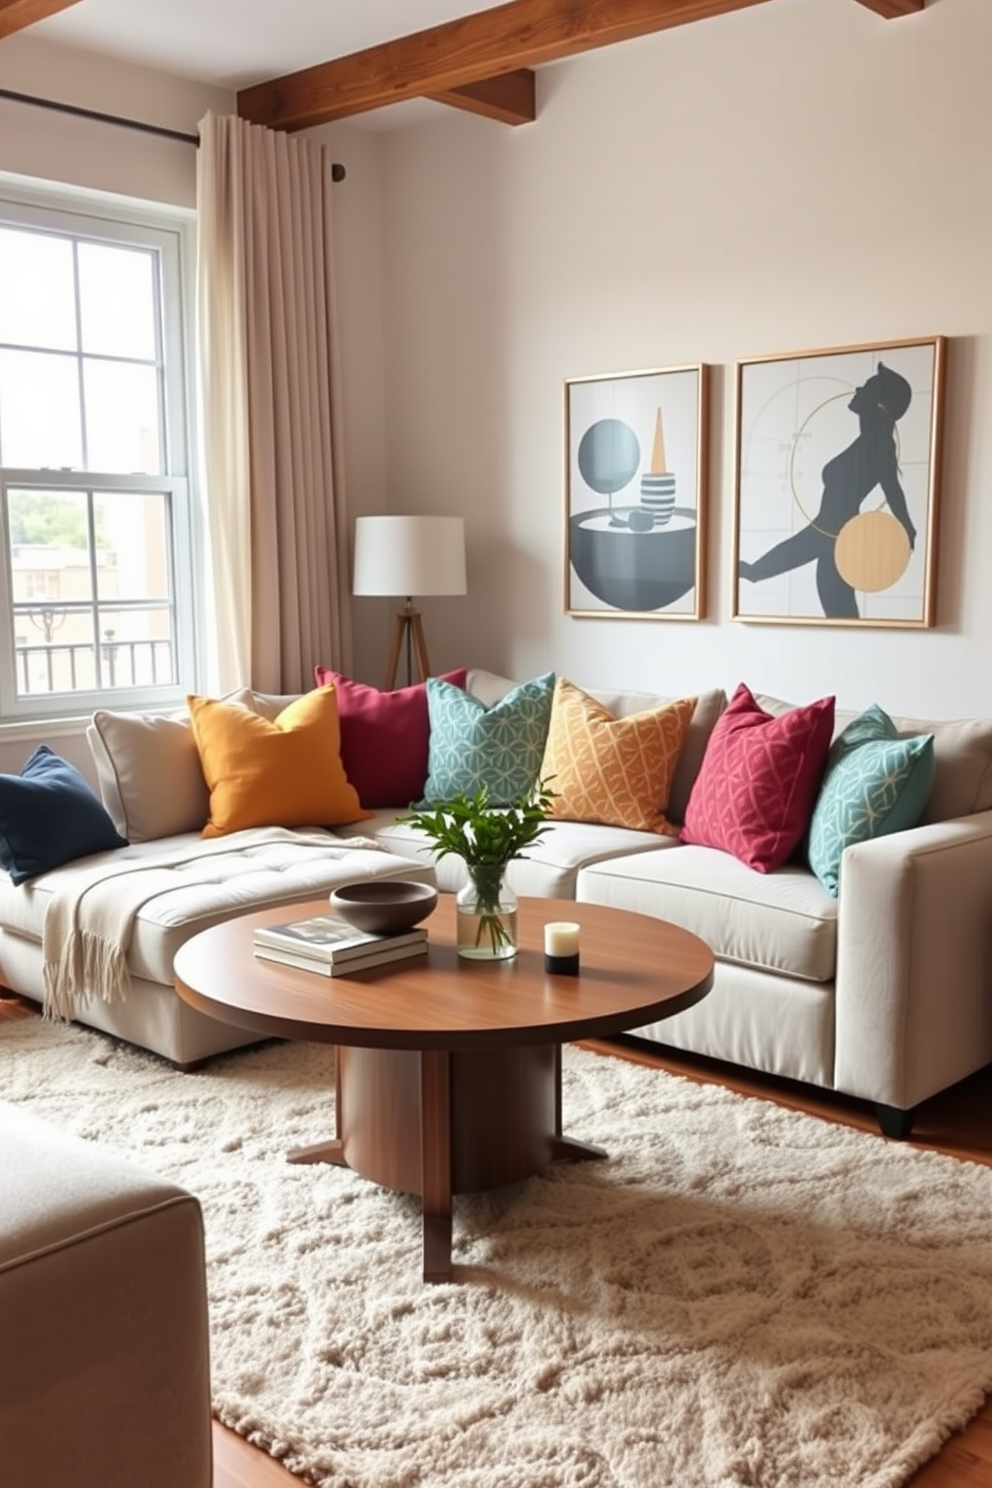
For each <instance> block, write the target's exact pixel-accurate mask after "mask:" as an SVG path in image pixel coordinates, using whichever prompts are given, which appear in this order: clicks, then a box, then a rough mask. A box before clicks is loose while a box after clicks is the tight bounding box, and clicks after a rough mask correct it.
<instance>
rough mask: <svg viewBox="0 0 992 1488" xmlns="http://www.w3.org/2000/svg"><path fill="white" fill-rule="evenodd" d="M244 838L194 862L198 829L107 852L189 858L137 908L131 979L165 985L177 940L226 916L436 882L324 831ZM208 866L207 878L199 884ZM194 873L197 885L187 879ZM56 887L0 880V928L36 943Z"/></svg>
mask: <svg viewBox="0 0 992 1488" xmlns="http://www.w3.org/2000/svg"><path fill="white" fill-rule="evenodd" d="M246 837H247V834H239V833H232V834H231V835H230V837H229V843H228V844H227V845H226V849H227V850H225V851H223V852H219V853H217V854H215V855H214V856H211V857H209V858H206V857H204V858H202V859H197V857H196V848H197V845H198V844H200V843H201V841H202V838H201V834H200V833H199V832H196V833H184V834H181V835H179V836H176V837H168V838H163V839H162V840H161V841H159V842H142V843H134V844H131V845H130V846H128V847H122V848H120V849H119V850H118V851H117V852H116V853H115V854H114V859H115V861H116V864H117V865H119V863H120V862H133V863H134V866H135V867H136V868H148V867H152V866H154V865H155V864H156V860H157V859H159V858H161V857H162V855H163V854H171V853H173V852H174V850H175V849H179V848H182V847H184V846H188V847H189V849H190V852H191V854H192V856H193V864H192V865H190V866H189V867H187V866H184V865H183V864H178V865H176V866H174V867H172V868H170V869H168V870H167V872H168V875H169V877H170V878H171V879H172V880H173V883H174V887H168V886H167V887H165V888H160V889H159V890H158V892H157V893H156V894H155V895H154V896H153V897H152V898H150V899H149V900H148V901H147V902H146V903H145V904H143V905H142V906H141V908H140V909H139V910H138V913H137V915H136V917H135V920H134V925H133V931H132V935H131V944H130V946H129V948H128V956H127V961H128V967H129V970H130V972H131V974H132V975H133V976H137V977H144V978H147V980H149V981H152V982H160V983H162V984H164V985H165V986H169V987H171V985H172V961H173V958H174V956H175V954H176V951H177V950H178V949H179V947H180V946H181V945H182V944H183V943H184V941H186V940H188V939H189V937H190V936H191V935H194V934H196V933H197V932H198V931H200V930H206V929H208V928H209V926H211V925H216V924H218V923H219V922H220V921H221V920H228V919H230V918H231V917H232V916H233V915H238V914H248V913H249V912H251V911H254V910H260V909H269V908H272V907H278V906H279V905H281V904H288V905H292V904H298V903H300V902H301V901H303V900H305V899H316V898H318V897H322V896H325V895H327V894H329V893H330V891H331V890H332V889H336V888H339V887H340V886H341V885H342V884H346V883H355V882H356V881H359V880H364V879H370V878H415V879H420V880H423V881H424V882H425V883H434V882H435V875H434V871H433V869H432V868H431V867H430V865H429V864H428V863H426V862H417V861H416V860H415V859H414V858H413V857H412V856H411V857H406V858H402V857H396V856H394V855H393V854H392V853H389V852H382V851H380V850H377V849H375V848H372V847H360V846H358V845H357V844H356V845H352V846H348V845H346V844H344V843H342V842H339V841H338V840H337V838H336V835H335V834H334V833H330V832H329V833H328V834H327V846H326V848H320V849H315V848H314V847H313V846H311V845H308V844H307V843H304V842H299V843H297V842H294V841H292V840H288V841H283V842H265V843H259V842H258V841H257V839H256V840H255V842H254V843H253V842H251V841H248V840H246ZM207 864H209V867H210V874H211V877H210V880H209V882H206V883H204V882H202V874H203V868H204V866H205V865H207ZM194 873H195V874H196V877H197V881H196V882H194V881H192V879H193V874H194ZM57 889H58V877H57V875H55V874H42V875H40V876H39V877H38V878H35V879H32V880H31V882H30V883H29V884H24V885H22V887H21V888H19V889H15V888H14V887H13V886H12V885H11V884H10V883H9V882H8V881H7V880H6V879H4V878H2V877H0V924H2V925H3V927H4V929H5V931H7V932H9V933H11V934H12V935H14V936H22V937H23V938H24V939H26V940H31V941H35V942H38V943H39V944H40V942H41V939H42V935H43V932H44V925H45V915H46V913H47V910H48V906H49V904H50V903H51V902H52V898H53V896H54V895H55V893H56V890H57Z"/></svg>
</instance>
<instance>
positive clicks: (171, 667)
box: [13, 595, 176, 697]
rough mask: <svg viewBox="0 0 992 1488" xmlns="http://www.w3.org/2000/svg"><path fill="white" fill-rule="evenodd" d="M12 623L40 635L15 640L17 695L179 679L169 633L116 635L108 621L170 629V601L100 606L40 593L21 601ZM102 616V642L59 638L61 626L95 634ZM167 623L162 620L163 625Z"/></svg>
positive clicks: (84, 689)
mask: <svg viewBox="0 0 992 1488" xmlns="http://www.w3.org/2000/svg"><path fill="white" fill-rule="evenodd" d="M13 609H14V624H15V627H16V628H17V629H18V630H19V631H21V632H24V631H27V632H30V630H31V629H32V628H33V629H34V630H35V631H37V632H38V633H39V636H40V639H39V640H37V641H35V640H29V639H28V636H27V635H26V634H23V633H22V634H19V635H16V636H15V638H14V659H15V668H16V682H17V695H18V697H31V696H37V695H39V694H41V693H56V692H93V691H103V690H104V689H105V688H124V687H154V686H156V685H167V684H169V683H170V682H174V681H175V679H176V661H175V647H174V642H173V639H172V637H171V635H167V636H162V637H156V638H147V639H146V638H137V637H135V638H132V639H129V638H127V637H123V636H120V635H118V633H117V631H116V629H112V628H111V627H110V626H108V625H106V623H105V622H106V621H107V620H117V619H120V618H124V617H126V619H125V623H126V624H127V626H128V628H129V629H130V630H132V631H134V630H141V629H143V628H145V626H146V624H147V626H148V628H151V625H152V617H153V616H156V617H158V621H157V625H156V628H159V629H165V628H168V629H169V630H170V631H171V630H172V615H171V610H172V606H171V604H170V602H169V601H168V600H167V599H164V600H163V599H141V600H126V599H122V600H117V601H115V603H114V605H113V606H112V607H109V606H108V607H106V608H103V609H102V610H101V607H100V606H95V605H93V604H92V603H90V602H89V601H86V600H58V599H55V598H54V597H53V598H50V599H49V598H48V597H43V596H40V595H39V596H37V597H36V598H35V599H32V600H18V601H16V602H15V604H14V606H13ZM101 619H102V620H103V622H104V624H103V628H102V629H101V630H100V638H99V640H98V641H95V642H94V641H93V640H92V639H90V640H70V639H69V638H68V637H66V638H61V637H60V636H59V632H60V630H62V628H63V626H66V628H67V629H68V630H69V631H70V632H71V631H72V630H73V629H74V630H75V632H76V634H77V635H78V634H79V633H80V631H82V632H83V634H84V635H86V634H89V635H90V636H92V635H93V632H94V631H95V630H96V629H97V628H98V627H99V626H100V622H101ZM163 622H164V623H163Z"/></svg>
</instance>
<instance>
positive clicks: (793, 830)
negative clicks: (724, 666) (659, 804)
mask: <svg viewBox="0 0 992 1488" xmlns="http://www.w3.org/2000/svg"><path fill="white" fill-rule="evenodd" d="M833 728H834V699H833V698H832V697H826V698H820V699H819V701H818V702H815V703H808V704H807V705H806V706H804V707H801V708H792V709H790V710H789V712H788V713H782V714H780V715H778V716H776V715H774V714H772V713H766V712H765V710H764V708H762V707H760V705H759V704H758V703H757V702H756V701H755V698H754V695H753V694H752V693H751V692H750V690H749V689H748V688H747V687H745V686H744V684H743V682H742V683H741V685H740V686H739V687H738V689H737V691H736V692H735V693H734V695H733V697H732V698H731V700H730V702H729V704H728V705H727V708H726V709H725V711H724V712H723V713H722V714H721V716H720V718H719V719H718V720H717V723H716V726H715V727H714V729H713V732H712V734H711V735H710V739H709V743H708V744H707V746H706V753H705V754H704V756H703V763H702V765H701V766H700V770H699V774H698V775H697V777H696V781H695V784H694V785H693V787H692V791H691V794H690V796H689V801H688V804H687V806H686V810H685V821H684V822H683V824H682V830H681V831H680V833H679V836H680V838H681V840H682V841H683V842H692V843H695V844H696V845H697V846H698V847H718V848H721V849H722V850H723V851H724V852H728V853H733V855H734V857H735V858H740V860H741V862H742V863H747V864H748V866H749V867H751V868H756V869H757V870H758V872H759V873H771V872H772V871H773V870H774V869H775V868H781V866H782V864H783V863H785V862H787V861H788V859H789V858H790V857H791V855H792V853H793V852H794V851H795V849H796V848H797V847H798V845H799V843H800V842H801V841H802V839H803V837H804V835H805V833H806V830H807V828H808V826H809V823H810V819H811V817H812V815H813V807H814V806H815V805H816V797H817V792H818V790H819V788H820V781H821V780H822V778H823V771H824V768H825V766H826V761H827V751H828V750H829V748H830V740H831V737H832V735H833Z"/></svg>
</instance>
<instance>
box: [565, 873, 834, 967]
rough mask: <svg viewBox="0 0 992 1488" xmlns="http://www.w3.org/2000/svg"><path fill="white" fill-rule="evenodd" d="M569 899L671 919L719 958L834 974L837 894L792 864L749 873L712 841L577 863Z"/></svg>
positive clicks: (756, 964)
mask: <svg viewBox="0 0 992 1488" xmlns="http://www.w3.org/2000/svg"><path fill="white" fill-rule="evenodd" d="M576 898H577V899H579V900H580V901H582V902H584V903H588V904H612V905H616V906H618V907H619V908H621V909H633V910H636V911H638V912H639V913H640V914H648V915H655V916H657V917H658V918H660V919H664V920H671V921H672V923H673V924H676V925H681V926H682V927H683V928H684V929H686V930H691V931H692V932H693V933H694V934H695V935H698V936H700V937H701V938H702V939H703V940H705V941H706V943H707V945H708V946H710V947H711V949H712V951H713V953H714V955H716V956H717V957H719V959H720V960H723V961H735V962H739V963H740V965H742V966H753V967H757V968H759V969H761V970H765V971H774V972H779V973H781V974H783V975H786V976H794V977H801V978H802V979H804V980H808V981H814V982H828V981H831V980H832V979H833V977H834V975H835V973H836V969H837V904H838V901H837V900H836V899H834V898H833V897H832V896H831V895H830V894H828V893H827V891H826V889H824V887H823V885H822V884H820V883H819V882H818V881H817V879H816V878H815V877H814V876H813V874H812V873H810V872H809V870H808V869H807V868H803V867H800V866H799V865H798V864H792V863H790V864H787V865H786V866H785V867H784V868H779V869H778V871H777V872H775V873H756V872H755V871H754V870H753V869H752V868H748V867H747V866H746V865H745V864H744V863H741V862H740V861H739V860H738V859H737V858H735V857H732V856H731V855H730V854H728V853H725V852H722V851H720V850H718V849H716V848H711V847H690V846H681V847H679V846H674V847H673V848H672V849H670V850H668V849H663V850H661V851H658V852H647V853H638V855H637V856H636V857H626V858H623V857H621V858H611V859H608V860H606V861H604V862H601V863H596V864H592V865H590V866H588V867H585V868H583V869H582V870H581V872H580V873H579V876H578V881H577V885H576Z"/></svg>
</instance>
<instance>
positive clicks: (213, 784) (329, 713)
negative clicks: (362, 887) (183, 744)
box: [186, 686, 369, 837]
mask: <svg viewBox="0 0 992 1488" xmlns="http://www.w3.org/2000/svg"><path fill="white" fill-rule="evenodd" d="M186 703H187V706H188V708H189V716H190V721H191V723H192V725H193V737H194V738H195V740H196V747H197V749H198V750H199V752H200V765H201V768H202V770H203V778H204V779H205V780H206V782H207V787H208V789H209V791H210V820H209V821H208V822H207V825H206V826H205V827H204V829H203V836H204V837H223V836H224V835H225V834H226V833H228V832H240V831H241V830H243V829H244V828H245V827H335V826H343V825H344V824H345V823H346V822H358V821H364V820H365V819H366V817H368V815H369V812H367V811H363V810H362V807H361V804H360V802H359V800H358V795H357V793H356V791H355V788H354V786H352V785H350V784H349V782H348V777H347V776H346V775H345V773H344V766H343V765H342V764H341V731H340V727H339V724H338V705H337V699H336V697H335V695H334V688H333V687H332V686H328V687H318V688H316V689H315V690H314V691H313V692H307V693H304V695H303V696H302V697H301V698H298V699H297V700H296V702H294V703H291V704H290V706H289V707H288V708H284V709H283V711H282V712H281V713H280V714H279V715H278V717H277V718H276V719H275V721H274V722H273V721H270V720H269V719H268V718H262V717H261V716H260V715H259V714H258V713H250V712H249V711H248V709H247V708H239V707H237V706H236V705H235V704H233V703H224V702H220V701H218V700H216V699H213V698H203V697H196V696H191V697H188V698H187V699H186Z"/></svg>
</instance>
